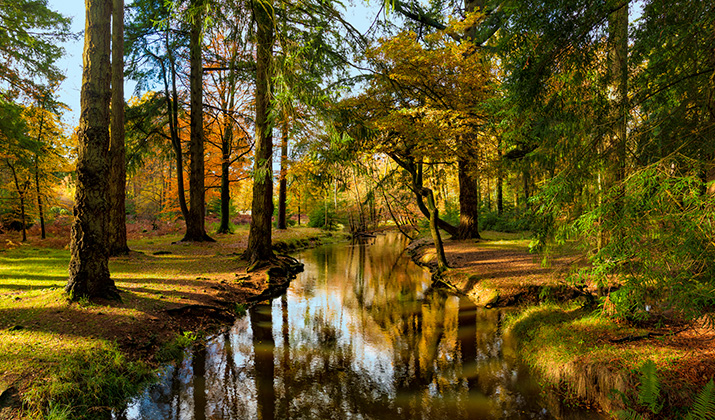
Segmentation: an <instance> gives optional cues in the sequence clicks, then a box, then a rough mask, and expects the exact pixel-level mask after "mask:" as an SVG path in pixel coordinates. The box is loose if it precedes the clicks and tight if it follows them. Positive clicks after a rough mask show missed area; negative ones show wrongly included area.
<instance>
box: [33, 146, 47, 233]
mask: <svg viewBox="0 0 715 420" xmlns="http://www.w3.org/2000/svg"><path fill="white" fill-rule="evenodd" d="M35 190H36V192H37V213H38V215H39V216H40V238H42V239H45V238H46V237H47V235H46V233H45V212H44V209H43V207H42V189H41V188H40V156H39V155H38V154H37V153H35Z"/></svg>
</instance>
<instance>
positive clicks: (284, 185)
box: [276, 113, 290, 229]
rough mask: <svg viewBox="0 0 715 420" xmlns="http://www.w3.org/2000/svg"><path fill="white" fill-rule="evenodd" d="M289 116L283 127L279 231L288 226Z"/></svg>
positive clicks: (284, 116)
mask: <svg viewBox="0 0 715 420" xmlns="http://www.w3.org/2000/svg"><path fill="white" fill-rule="evenodd" d="M289 130H290V129H289V121H288V116H287V115H285V113H284V114H283V121H282V125H281V167H280V174H279V176H278V220H277V223H276V227H277V228H278V229H287V228H288V226H287V225H286V200H287V199H288V137H289Z"/></svg>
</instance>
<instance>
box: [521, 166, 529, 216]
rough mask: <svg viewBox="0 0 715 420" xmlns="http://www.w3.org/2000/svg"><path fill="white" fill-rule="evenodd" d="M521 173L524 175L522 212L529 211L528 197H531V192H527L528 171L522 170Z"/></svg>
mask: <svg viewBox="0 0 715 420" xmlns="http://www.w3.org/2000/svg"><path fill="white" fill-rule="evenodd" d="M522 173H523V175H524V177H523V181H524V210H528V209H529V197H531V191H530V190H529V178H530V176H529V169H528V168H527V169H524V171H523V172H522Z"/></svg>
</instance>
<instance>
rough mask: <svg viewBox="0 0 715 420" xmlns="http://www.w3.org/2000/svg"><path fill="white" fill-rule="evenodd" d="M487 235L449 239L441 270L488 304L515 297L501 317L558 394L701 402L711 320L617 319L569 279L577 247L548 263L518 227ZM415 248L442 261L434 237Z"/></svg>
mask: <svg viewBox="0 0 715 420" xmlns="http://www.w3.org/2000/svg"><path fill="white" fill-rule="evenodd" d="M483 236H484V237H485V238H486V239H484V240H479V241H475V240H467V241H451V240H448V241H445V251H446V254H447V260H448V263H449V265H450V269H449V270H448V271H447V272H445V273H442V274H441V275H439V276H438V277H437V278H436V280H438V281H439V282H440V283H441V284H443V285H444V286H446V287H448V288H450V289H452V290H453V291H454V292H456V293H459V294H463V295H466V296H468V297H470V298H471V299H472V300H473V301H474V302H476V303H477V304H479V305H481V306H484V307H507V306H511V307H518V308H519V309H518V310H517V311H516V312H514V313H513V314H512V315H511V316H510V317H509V319H508V321H507V322H506V323H505V329H506V333H507V334H509V335H510V336H511V337H512V338H513V339H516V340H517V341H518V342H519V343H520V353H521V356H522V358H523V359H524V361H525V362H526V363H527V364H528V365H529V366H530V367H531V368H532V370H533V371H535V372H536V373H537V374H538V375H539V376H540V377H541V378H542V380H543V382H544V384H545V385H546V386H548V387H551V388H554V389H556V390H557V391H558V392H557V394H558V395H560V397H561V398H563V399H565V400H567V401H568V402H569V403H572V404H583V405H589V406H594V407H597V408H599V409H601V410H602V411H604V412H605V413H606V414H607V415H609V416H612V417H617V416H626V417H627V416H628V415H630V414H638V415H641V416H642V418H679V417H682V416H684V415H685V414H686V413H687V412H688V411H689V410H690V408H691V407H692V406H693V405H694V404H695V403H696V400H695V398H696V396H697V395H698V394H699V393H700V392H701V391H702V390H703V389H704V387H705V386H706V385H707V383H708V382H709V381H710V380H711V379H712V378H713V375H714V374H715V346H713V345H712V343H713V340H715V333H714V332H713V330H712V329H707V328H704V327H703V326H701V325H698V324H684V323H676V322H674V321H672V320H669V319H667V318H661V319H658V320H655V321H654V322H651V323H649V324H641V325H634V324H629V323H623V322H621V323H619V322H617V321H615V320H613V319H611V318H609V317H608V316H606V315H605V314H603V313H602V312H601V311H602V309H601V307H600V306H599V305H598V299H597V297H596V288H595V287H593V286H592V285H589V284H588V283H586V284H582V285H580V286H578V287H576V286H574V285H572V284H570V283H569V282H568V281H567V277H568V275H569V273H573V272H576V271H577V270H578V269H579V268H580V267H583V265H584V264H585V261H584V260H583V259H582V258H581V257H579V256H578V255H577V254H576V253H572V254H571V255H569V254H567V255H566V256H563V257H561V258H556V259H551V260H550V261H549V264H548V265H544V264H543V261H542V260H541V259H540V258H539V257H538V256H536V255H533V254H530V253H529V252H528V240H526V239H524V238H522V237H520V236H519V235H518V234H500V233H493V232H486V233H485V234H484V235H483ZM410 254H411V256H412V258H413V260H415V261H416V262H417V263H418V264H420V265H423V266H426V267H428V268H434V267H433V266H436V265H435V264H433V260H434V251H433V248H432V247H431V244H430V243H429V241H424V240H421V241H416V242H413V243H412V244H411V245H410ZM649 361H650V362H649ZM651 362H652V366H653V367H654V369H653V372H652V373H649V375H651V377H654V378H656V381H657V383H658V386H659V387H660V393H659V394H658V396H657V398H654V401H652V402H653V404H654V405H652V406H649V405H648V404H644V401H643V398H642V395H641V393H642V383H643V382H644V379H643V366H644V365H646V364H648V365H649V366H650V364H649V363H651ZM652 408H657V410H656V411H657V413H654V412H653V410H652ZM629 413H630V414H629ZM711 415H712V416H713V417H710V418H715V412H713V413H712V414H711Z"/></svg>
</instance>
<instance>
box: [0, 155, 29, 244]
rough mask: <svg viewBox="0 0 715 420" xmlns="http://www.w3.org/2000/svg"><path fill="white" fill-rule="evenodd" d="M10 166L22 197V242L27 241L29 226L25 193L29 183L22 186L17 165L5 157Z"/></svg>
mask: <svg viewBox="0 0 715 420" xmlns="http://www.w3.org/2000/svg"><path fill="white" fill-rule="evenodd" d="M5 163H7V166H8V168H10V171H11V172H12V179H13V180H14V181H15V190H16V191H17V196H18V197H19V198H20V217H21V223H22V242H25V241H27V228H26V227H25V226H26V223H25V193H26V192H27V183H26V184H25V186H24V187H21V186H20V180H19V179H18V178H17V171H16V170H15V166H14V165H13V164H12V163H10V159H5Z"/></svg>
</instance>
